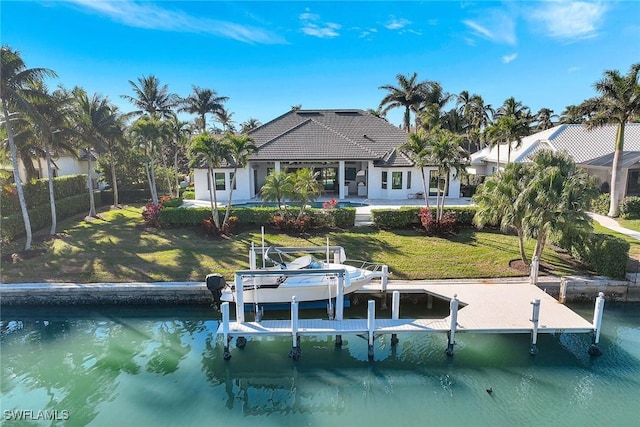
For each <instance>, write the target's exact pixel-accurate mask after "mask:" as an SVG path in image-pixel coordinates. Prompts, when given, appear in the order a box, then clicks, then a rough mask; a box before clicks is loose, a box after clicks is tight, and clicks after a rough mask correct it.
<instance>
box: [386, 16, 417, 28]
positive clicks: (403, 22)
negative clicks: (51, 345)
mask: <svg viewBox="0 0 640 427" xmlns="http://www.w3.org/2000/svg"><path fill="white" fill-rule="evenodd" d="M407 25H411V21H409V20H408V19H404V18H400V19H397V18H395V17H391V19H390V20H389V22H387V23H386V24H384V26H385V28H386V29H388V30H401V29H403V28H404V27H406V26H407Z"/></svg>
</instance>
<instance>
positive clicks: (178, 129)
mask: <svg viewBox="0 0 640 427" xmlns="http://www.w3.org/2000/svg"><path fill="white" fill-rule="evenodd" d="M165 125H166V131H167V134H168V136H169V137H170V138H169V141H170V142H169V144H167V147H165V148H166V149H167V150H168V151H170V156H171V157H173V172H174V173H173V175H174V177H175V188H179V187H180V182H179V176H180V174H181V173H183V174H187V173H188V172H189V170H188V164H187V163H185V159H186V148H187V144H188V141H189V135H191V127H190V126H189V122H186V121H183V120H180V119H178V117H177V116H173V117H172V118H171V120H169V121H167V122H166V124H165ZM178 196H179V194H178Z"/></svg>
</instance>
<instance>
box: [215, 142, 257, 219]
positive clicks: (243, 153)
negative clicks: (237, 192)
mask: <svg viewBox="0 0 640 427" xmlns="http://www.w3.org/2000/svg"><path fill="white" fill-rule="evenodd" d="M224 140H225V144H226V146H227V150H228V153H227V155H228V160H229V161H230V163H231V164H232V165H233V178H232V179H231V188H229V202H228V203H227V209H226V212H225V214H224V220H223V221H222V227H223V228H224V227H225V226H226V225H227V222H228V221H229V213H230V212H231V203H232V200H233V190H234V189H235V187H236V179H237V174H238V168H244V167H245V166H247V162H248V161H249V156H250V155H251V154H252V153H253V152H254V151H255V150H256V146H255V144H254V143H253V139H251V137H250V136H248V135H235V134H233V133H230V132H228V133H227V134H226V135H225V136H224Z"/></svg>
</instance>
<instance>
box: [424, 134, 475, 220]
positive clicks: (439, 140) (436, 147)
mask: <svg viewBox="0 0 640 427" xmlns="http://www.w3.org/2000/svg"><path fill="white" fill-rule="evenodd" d="M427 140H428V141H429V145H430V146H431V147H430V149H429V154H428V162H429V163H430V164H432V165H434V166H436V168H437V177H438V178H437V179H438V185H437V192H436V218H435V219H436V221H441V220H442V215H443V213H444V202H445V198H446V195H447V189H448V187H449V175H450V174H451V176H452V177H453V178H457V177H458V176H459V175H460V174H461V173H462V172H463V171H464V170H465V167H466V166H467V164H468V160H469V154H468V153H467V151H465V150H464V149H463V148H462V147H460V142H461V141H462V138H461V137H459V136H457V135H454V134H453V133H452V132H450V131H448V130H444V129H441V128H435V129H433V130H431V131H430V132H429V133H428V135H427ZM440 182H444V189H442V188H441V187H440V184H439V183H440Z"/></svg>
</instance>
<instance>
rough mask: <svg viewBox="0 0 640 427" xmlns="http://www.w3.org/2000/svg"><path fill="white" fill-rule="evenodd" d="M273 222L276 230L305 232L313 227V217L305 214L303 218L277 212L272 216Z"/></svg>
mask: <svg viewBox="0 0 640 427" xmlns="http://www.w3.org/2000/svg"><path fill="white" fill-rule="evenodd" d="M271 224H272V225H273V228H275V229H276V230H280V231H283V232H285V233H293V232H299V233H304V232H307V231H309V229H310V228H311V224H312V219H311V217H309V216H308V215H304V216H303V217H302V218H295V217H289V216H282V215H280V214H277V215H274V216H273V218H271Z"/></svg>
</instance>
